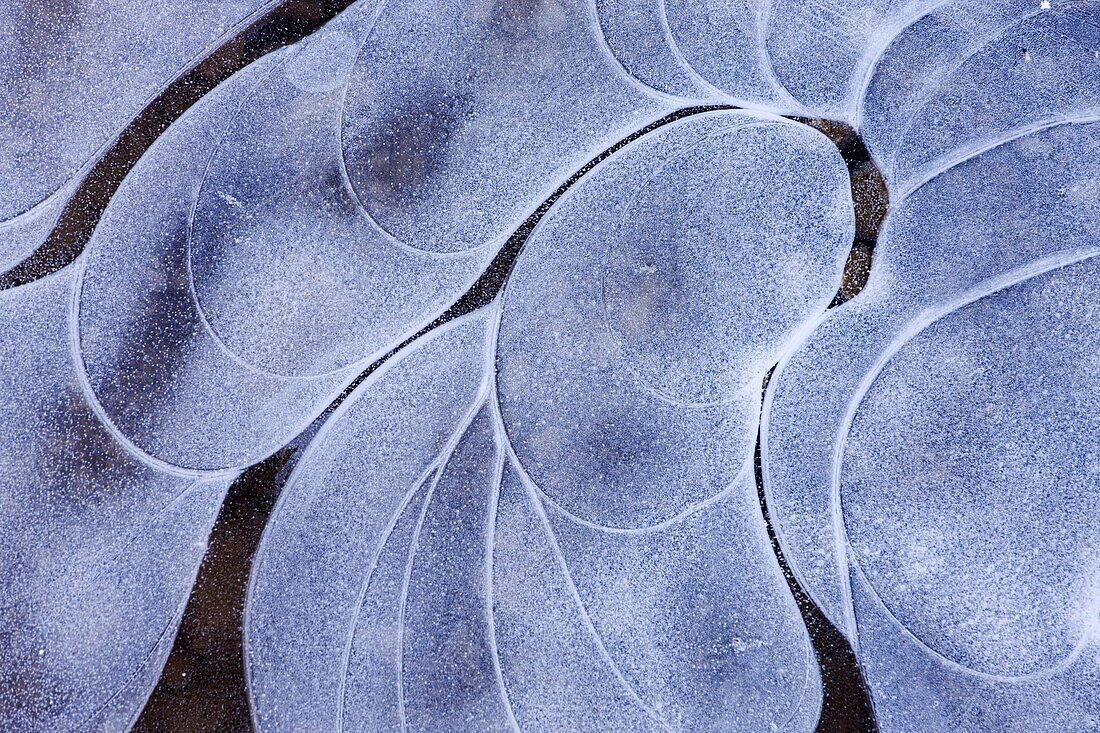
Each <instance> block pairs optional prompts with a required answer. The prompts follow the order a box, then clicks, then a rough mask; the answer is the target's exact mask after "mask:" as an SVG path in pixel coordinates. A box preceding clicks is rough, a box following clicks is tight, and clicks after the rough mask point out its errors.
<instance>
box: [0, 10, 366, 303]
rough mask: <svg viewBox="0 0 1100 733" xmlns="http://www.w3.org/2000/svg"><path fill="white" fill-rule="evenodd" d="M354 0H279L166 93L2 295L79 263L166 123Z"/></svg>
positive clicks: (123, 136) (94, 171) (103, 160)
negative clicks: (113, 200)
mask: <svg viewBox="0 0 1100 733" xmlns="http://www.w3.org/2000/svg"><path fill="white" fill-rule="evenodd" d="M354 1H355V0H283V2H281V3H279V4H277V5H275V6H273V7H271V8H269V9H268V10H267V12H265V13H264V14H263V15H261V16H260V17H258V18H256V19H255V20H254V21H252V22H251V23H250V24H249V25H247V26H246V27H244V28H243V29H241V30H240V31H239V32H238V33H236V34H235V35H233V36H232V37H230V38H228V39H226V40H225V42H223V43H222V44H221V45H219V46H217V47H215V48H213V49H212V50H211V51H210V52H209V53H208V54H207V55H206V56H204V57H203V58H202V59H200V60H198V61H196V62H195V63H194V64H193V65H192V66H191V67H190V68H188V69H187V70H186V71H184V73H183V74H182V75H180V76H179V77H177V78H176V79H175V80H174V81H172V82H171V83H170V84H169V85H168V86H166V87H164V88H163V89H162V90H161V91H160V93H159V94H157V96H156V97H154V98H153V99H152V100H150V101H149V103H148V104H146V105H145V107H144V108H142V109H141V111H140V112H138V113H137V115H136V116H134V117H133V118H132V119H131V120H130V122H129V124H127V125H126V127H125V128H124V129H123V130H122V132H121V133H119V135H118V137H117V138H116V139H115V141H114V144H113V145H111V147H110V148H108V149H107V150H106V151H105V152H103V153H102V154H101V155H100V157H99V159H98V160H97V161H96V162H95V163H94V164H93V165H92V167H91V169H90V170H88V172H87V173H86V174H85V175H84V178H83V179H82V180H81V181H80V183H79V185H78V186H77V188H76V191H74V192H73V195H72V197H71V198H70V199H69V200H68V202H66V204H65V206H64V208H63V209H62V211H61V215H60V216H59V217H58V220H57V223H56V224H55V225H54V227H53V229H52V230H51V231H50V233H49V235H48V236H47V238H46V241H45V242H43V243H42V245H41V246H39V247H38V249H36V250H35V251H34V252H33V253H31V254H30V255H28V256H27V257H26V259H24V260H23V261H22V262H20V263H18V264H17V265H15V266H14V267H12V268H11V269H9V270H8V271H6V272H4V273H2V274H0V290H7V289H9V288H15V287H18V286H20V285H26V284H27V283H30V282H34V281H35V280H40V279H42V278H44V277H46V276H47V275H51V274H53V273H55V272H57V271H58V270H60V269H61V268H63V267H65V266H66V265H68V264H70V263H71V262H72V261H73V260H75V259H76V258H77V257H79V256H80V253H81V252H83V251H84V247H86V246H87V244H88V241H89V240H90V239H91V238H92V232H93V231H94V230H95V227H96V225H97V224H98V223H99V220H100V217H102V216H103V212H104V210H105V209H106V208H107V204H109V203H110V201H111V198H112V197H113V196H114V195H115V192H116V191H117V190H118V187H119V185H121V184H122V180H123V179H124V178H125V177H126V174H127V173H129V172H130V169H132V168H133V167H134V165H135V164H136V163H137V162H138V160H139V159H140V158H141V156H142V155H144V154H145V151H146V150H148V149H149V146H151V145H152V144H153V143H154V142H155V141H156V140H157V138H159V137H160V136H161V134H162V133H163V132H164V131H165V130H167V129H168V127H169V125H171V124H172V123H173V122H175V121H176V120H177V119H179V117H180V116H181V115H182V114H183V113H184V112H186V111H187V110H188V109H190V108H191V106H192V105H194V104H195V103H196V102H198V101H199V100H200V99H202V98H203V97H204V96H205V95H206V94H208V93H209V92H210V91H211V90H213V89H214V88H215V87H217V86H218V85H219V84H221V83H222V82H223V81H225V80H226V79H228V78H229V77H230V76H232V75H233V74H235V73H236V72H238V71H240V70H241V69H243V68H244V67H246V66H248V65H249V64H251V63H253V62H254V61H256V60H257V59H259V58H261V57H263V56H266V55H267V54H269V53H271V52H272V51H276V50H278V49H280V48H282V47H283V46H287V45H290V44H292V43H295V42H297V41H300V40H301V39H303V38H305V37H306V36H308V35H310V34H311V33H313V32H314V31H316V30H317V29H318V28H320V27H321V26H322V25H324V24H325V23H327V22H328V21H330V20H332V19H333V18H335V17H336V16H337V15H338V14H339V13H340V12H341V11H343V10H345V9H346V8H347V7H348V6H350V5H351V4H352V3H353V2H354Z"/></svg>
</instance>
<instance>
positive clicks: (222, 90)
mask: <svg viewBox="0 0 1100 733" xmlns="http://www.w3.org/2000/svg"><path fill="white" fill-rule="evenodd" d="M271 63H272V59H271V57H269V58H268V59H267V60H264V61H261V62H259V63H258V64H256V65H254V66H252V67H249V69H247V70H245V71H244V72H241V73H240V74H237V75H236V76H234V77H233V79H232V80H231V81H229V82H227V83H226V84H224V85H222V86H221V87H219V88H218V89H217V90H216V91H215V92H213V93H212V94H211V95H210V96H208V97H207V98H205V99H204V100H203V101H202V102H201V103H200V104H199V105H196V106H195V107H194V108H192V109H191V110H190V111H189V112H188V113H187V114H186V115H185V116H184V117H183V118H182V119H181V120H180V121H178V122H177V123H176V124H175V125H173V126H172V128H171V129H170V130H168V131H167V132H166V133H165V134H164V135H163V136H162V137H161V138H160V139H159V140H157V142H156V143H155V144H154V145H153V146H152V148H151V149H150V150H149V152H148V153H147V154H146V155H145V156H144V157H143V158H142V159H141V161H140V162H139V163H138V164H137V166H136V167H135V168H134V170H133V171H132V172H131V173H130V175H129V176H128V177H127V178H126V180H125V181H124V182H123V184H122V186H121V187H120V188H119V190H118V193H117V194H116V195H115V197H114V198H113V199H112V201H111V204H110V205H109V206H108V207H107V210H106V212H105V214H104V216H103V219H102V221H101V222H100V224H99V226H98V227H97V228H96V232H95V234H94V235H93V237H92V240H91V242H90V244H89V247H88V251H87V252H86V255H85V260H84V262H83V264H82V267H83V269H84V274H83V278H82V282H81V292H80V298H79V329H78V347H79V350H80V355H81V357H82V359H83V366H84V370H85V372H86V375H87V380H88V384H89V386H90V388H91V390H92V392H93V393H94V396H95V399H96V400H97V402H98V406H99V409H102V411H103V414H104V415H105V416H106V418H107V419H108V420H109V421H110V423H111V424H112V425H113V426H115V427H116V428H117V430H118V432H119V434H120V435H121V436H122V438H123V439H125V440H127V441H129V442H131V443H132V444H134V445H135V446H137V447H138V448H139V449H140V450H142V451H144V452H146V453H147V454H149V455H151V456H153V457H155V458H157V459H159V460H161V461H164V462H165V463H168V464H171V465H175V466H183V467H186V468H190V469H202V470H224V469H227V468H233V467H240V466H247V465H249V464H251V463H253V462H255V461H258V460H260V459H261V458H263V457H264V456H266V455H269V454H270V453H272V452H274V451H275V450H277V449H278V448H279V447H280V446H282V445H283V444H285V443H286V442H287V441H288V440H290V439H291V438H292V437H293V436H294V435H296V434H297V433H298V432H299V431H300V430H301V429H302V428H303V427H304V426H305V425H307V424H308V423H309V421H310V420H311V419H312V418H313V417H314V416H315V415H316V414H317V413H318V412H319V411H320V410H321V409H323V408H324V407H325V406H326V405H327V403H328V401H329V399H330V398H331V397H332V396H333V395H334V393H336V392H338V390H339V387H340V384H341V381H342V380H345V381H346V380H347V379H350V376H336V377H329V378H326V379H314V380H305V379H287V378H283V377H279V376H277V375H273V374H269V373H265V372H263V371H260V370H257V369H254V368H252V367H250V366H248V365H246V364H243V363H241V361H240V360H239V359H238V358H236V357H235V356H234V355H233V354H231V353H229V352H227V351H226V350H225V349H224V348H223V346H222V344H221V343H220V342H219V341H218V340H217V339H216V338H215V337H214V335H213V334H212V333H211V332H210V331H209V329H208V328H207V327H206V325H205V323H204V322H203V320H202V316H201V313H200V312H199V311H198V309H197V308H196V305H195V300H194V297H193V293H192V291H191V288H190V282H189V273H188V266H187V233H188V222H189V213H190V211H191V208H192V206H193V202H194V197H195V193H196V188H197V187H198V185H199V182H200V180H201V179H202V175H203V171H204V169H205V160H206V157H207V155H209V151H210V149H211V146H212V144H213V141H214V140H216V139H217V136H218V134H219V133H220V131H221V130H223V129H224V127H225V125H226V124H227V122H228V120H229V118H230V116H231V114H232V112H233V111H234V110H235V109H236V106H237V105H238V104H239V103H240V101H241V99H242V97H243V95H244V93H245V92H246V91H247V90H248V89H249V88H250V86H251V85H252V84H254V83H256V81H257V80H258V79H260V78H262V77H263V74H264V72H265V71H266V70H268V69H269V68H270V64H271ZM204 152H206V155H203V153H204ZM288 348H289V347H288Z"/></svg>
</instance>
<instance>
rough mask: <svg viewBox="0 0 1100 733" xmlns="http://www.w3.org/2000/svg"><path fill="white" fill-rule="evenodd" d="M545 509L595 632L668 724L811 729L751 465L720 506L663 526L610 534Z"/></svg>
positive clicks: (811, 678)
mask: <svg viewBox="0 0 1100 733" xmlns="http://www.w3.org/2000/svg"><path fill="white" fill-rule="evenodd" d="M548 514H549V517H550V521H549V527H548V528H547V531H553V532H554V533H555V534H556V535H557V540H558V545H559V546H560V553H561V556H562V562H563V564H564V565H567V566H568V571H569V572H570V574H571V577H572V583H573V584H575V586H576V590H577V595H578V598H579V600H580V602H581V603H582V604H583V605H584V607H585V608H586V609H587V613H588V615H589V617H590V618H591V623H592V626H593V628H594V630H595V633H597V634H599V635H600V637H601V638H602V639H603V640H604V644H605V645H606V648H607V652H608V654H609V655H610V657H611V658H613V659H615V660H617V661H618V663H619V666H620V668H621V670H622V676H623V678H624V679H625V680H626V681H627V682H628V683H629V684H630V685H631V687H632V688H633V689H634V690H635V691H636V693H637V695H638V696H639V697H640V698H641V700H643V701H646V702H647V703H648V705H649V707H650V708H651V709H652V710H654V712H655V714H656V715H657V716H658V718H659V719H660V720H663V721H664V722H665V723H666V725H667V726H668V727H670V728H671V729H673V730H712V731H728V730H760V731H765V730H807V729H808V726H807V723H809V724H811V725H812V723H813V722H815V721H816V719H817V713H818V710H819V708H820V702H821V698H820V689H821V688H820V684H819V680H818V677H817V665H816V662H815V660H814V657H813V651H812V650H811V648H810V646H809V639H808V637H807V634H806V628H805V626H804V625H803V623H802V618H801V616H800V615H799V612H798V609H797V608H796V606H795V604H794V600H793V599H792V598H791V595H790V591H789V590H788V588H787V584H786V581H785V580H784V578H783V574H782V573H781V571H780V569H779V565H778V563H777V562H776V561H775V555H774V554H773V553H772V549H771V545H770V543H769V541H768V537H767V533H766V532H765V527H764V522H763V519H762V518H761V516H760V507H759V504H758V500H757V495H756V485H755V481H754V476H753V473H752V468H751V463H750V462H748V461H746V463H745V465H744V466H743V467H742V471H741V473H740V475H739V476H738V477H737V479H736V480H735V481H734V482H733V484H732V485H731V487H730V488H729V489H728V490H727V492H726V493H725V494H723V495H722V496H721V497H720V498H719V499H718V500H717V501H715V502H713V503H712V504H709V505H708V506H706V507H704V508H702V509H701V510H700V511H698V512H696V513H694V514H692V515H690V516H689V517H687V518H684V519H683V520H681V521H678V522H675V523H673V524H672V525H670V526H666V527H661V528H659V529H654V530H644V531H642V532H633V533H615V532H608V531H606V530H602V529H599V528H595V527H589V526H584V525H581V524H578V523H577V522H575V521H574V520H571V519H569V518H567V517H565V516H563V515H562V514H561V513H560V512H558V511H556V510H554V509H552V508H551V509H550V510H549V512H548ZM807 718H808V720H807ZM804 726H805V727H804ZM573 727H583V718H581V719H578V720H577V721H576V725H575V726H573Z"/></svg>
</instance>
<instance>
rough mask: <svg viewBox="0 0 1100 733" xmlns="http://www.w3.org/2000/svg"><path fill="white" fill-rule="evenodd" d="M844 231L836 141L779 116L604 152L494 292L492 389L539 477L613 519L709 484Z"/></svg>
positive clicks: (744, 445) (732, 453)
mask: <svg viewBox="0 0 1100 733" xmlns="http://www.w3.org/2000/svg"><path fill="white" fill-rule="evenodd" d="M852 231H853V220H852V205H851V198H850V193H849V185H848V175H847V171H846V170H845V168H844V164H843V162H842V161H841V159H840V156H839V155H838V154H837V151H836V149H835V148H834V147H833V146H832V144H830V143H829V142H828V140H827V139H825V137H824V136H822V135H820V134H819V133H817V132H815V131H813V130H811V129H810V128H808V127H804V126H802V125H798V124H795V123H791V122H788V121H785V120H781V119H776V118H771V117H766V116H754V115H750V114H747V113H740V112H722V113H707V114H704V115H700V116H696V117H691V118H688V119H685V120H682V121H680V122H677V123H674V124H671V125H668V126H665V127H663V128H661V129H660V130H658V131H656V132H654V133H653V134H651V135H649V136H646V137H644V138H642V139H641V140H639V141H638V142H636V143H634V144H632V145H631V146H629V147H627V148H626V149H624V150H623V151H622V152H621V153H618V154H617V155H615V156H613V157H612V158H610V159H608V160H607V161H606V162H605V163H603V164H601V165H600V166H599V167H598V168H597V169H596V170H595V171H593V173H592V174H591V175H590V176H589V177H588V178H586V179H584V180H582V181H581V182H580V183H579V184H577V185H576V187H575V188H574V189H573V190H571V191H570V193H569V194H568V195H567V196H566V197H565V198H564V199H563V200H562V201H561V202H560V204H559V205H558V206H557V207H555V208H554V209H553V210H551V212H550V213H549V214H548V215H547V217H546V219H544V220H543V222H542V223H541V224H540V225H539V227H538V228H537V229H536V230H535V232H534V233H533V235H532V236H531V238H530V240H529V241H528V242H527V244H526V246H525V249H524V251H523V253H522V254H521V256H520V259H519V261H518V263H517V266H516V270H515V272H514V274H513V275H512V277H511V279H510V280H509V283H508V286H507V288H506V291H505V298H504V316H503V323H502V326H501V332H500V347H499V355H498V358H497V368H498V385H499V390H500V399H501V404H502V409H503V415H504V423H505V427H506V428H507V430H508V433H509V435H510V437H511V439H512V441H513V443H514V444H515V447H516V452H517V454H518V456H519V459H520V461H521V462H522V463H523V465H524V467H525V469H526V470H527V471H528V472H529V473H530V474H531V476H532V478H533V479H534V480H535V483H536V484H538V485H539V486H544V487H545V491H547V492H548V493H549V495H550V496H551V497H552V498H553V500H554V501H555V502H557V503H558V504H559V505H560V506H561V507H562V508H563V509H565V510H566V511H568V512H570V513H573V514H575V515H577V516H579V517H581V518H582V519H585V520H588V521H592V522H596V523H598V524H606V525H610V526H615V527H639V526H647V525H651V524H655V523H658V522H661V521H664V520H667V519H669V518H670V517H672V516H675V515H676V514H678V513H679V512H682V511H684V510H685V509H687V508H688V507H690V506H691V505H692V504H694V503H697V502H699V501H702V500H703V499H705V498H707V497H709V496H713V495H714V494H716V493H718V492H719V491H721V490H722V489H723V488H725V487H726V486H727V485H728V484H729V482H730V481H731V480H732V479H733V476H734V475H735V473H736V471H737V469H738V467H739V466H740V464H741V462H742V460H743V458H744V456H745V455H747V453H748V452H749V451H750V450H751V448H752V443H753V441H754V440H755V433H756V420H757V415H758V410H759V390H760V384H761V380H762V379H763V376H764V374H765V372H766V371H767V369H768V368H769V367H770V366H771V365H772V364H773V363H775V361H776V360H778V359H779V357H780V355H781V354H782V352H783V350H784V348H785V343H786V342H787V341H788V340H789V339H790V338H791V337H792V335H794V334H795V333H796V332H797V331H798V330H799V329H800V328H801V327H803V326H804V324H806V323H807V322H808V321H810V320H812V319H813V318H814V317H815V316H816V315H817V314H818V313H820V312H821V311H822V310H824V308H825V306H826V305H827V304H828V302H829V300H830V299H831V298H832V296H833V293H834V292H835V290H836V285H837V283H838V282H839V278H840V271H841V268H842V266H843V261H844V257H845V254H846V252H847V249H848V247H849V246H850V243H851V241H852Z"/></svg>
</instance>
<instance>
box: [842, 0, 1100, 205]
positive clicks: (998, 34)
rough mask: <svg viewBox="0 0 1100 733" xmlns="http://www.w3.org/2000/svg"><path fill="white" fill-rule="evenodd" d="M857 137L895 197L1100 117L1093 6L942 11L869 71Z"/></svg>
mask: <svg viewBox="0 0 1100 733" xmlns="http://www.w3.org/2000/svg"><path fill="white" fill-rule="evenodd" d="M861 114H862V122H861V129H862V132H863V134H864V136H865V140H866V142H867V144H868V146H869V147H870V149H871V151H872V153H873V154H874V156H875V158H876V160H878V161H879V164H880V165H881V166H882V167H883V169H884V172H885V173H886V174H887V177H888V179H891V183H893V184H894V190H895V192H897V193H902V192H904V191H907V190H909V189H911V188H912V187H913V186H915V185H918V184H919V183H920V181H922V180H925V179H927V178H928V177H929V176H932V175H935V174H936V173H937V172H938V171H941V170H943V169H944V168H945V167H948V166H950V165H953V164H954V163H956V162H957V161H958V160H960V159H963V158H966V157H969V156H971V155H974V154H975V153H977V152H980V151H981V150H983V149H986V148H989V147H991V146H992V145H995V144H996V143H998V142H1000V141H1003V140H1006V139H1008V138H1010V137H1014V136H1017V135H1019V134H1021V133H1022V132H1026V131H1029V130H1035V129H1039V128H1042V127H1046V126H1050V125H1052V124H1056V123H1061V122H1064V121H1066V120H1067V119H1083V118H1089V117H1092V118H1095V117H1096V116H1097V115H1100V5H1098V4H1097V3H1094V2H1059V3H1054V4H1050V3H1046V4H1041V3H1035V2H1023V1H1022V0H1011V1H1009V0H1000V1H999V2H995V3H989V2H962V3H947V4H944V5H943V6H942V7H940V8H937V9H936V10H935V11H934V12H932V13H929V14H928V15H926V16H925V17H923V18H921V19H920V20H919V21H917V22H916V23H914V24H913V25H912V26H910V27H909V28H907V29H906V30H905V32H903V33H902V34H901V35H900V36H899V37H898V38H897V39H895V40H894V41H893V42H892V43H891V45H890V46H889V48H887V49H886V51H885V53H884V54H883V56H882V58H881V59H880V60H879V62H878V66H877V67H876V69H875V73H874V75H873V76H872V77H871V80H870V84H869V86H868V89H867V92H866V97H865V98H864V101H863V107H862V109H861Z"/></svg>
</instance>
